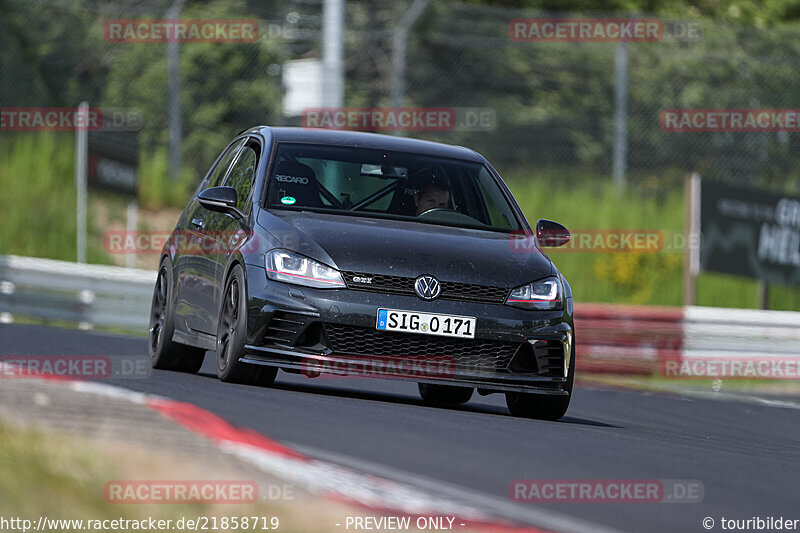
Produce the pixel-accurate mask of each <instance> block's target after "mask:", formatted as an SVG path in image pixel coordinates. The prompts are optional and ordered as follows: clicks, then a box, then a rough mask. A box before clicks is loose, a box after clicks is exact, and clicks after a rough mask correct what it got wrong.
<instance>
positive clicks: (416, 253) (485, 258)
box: [258, 210, 555, 288]
mask: <svg viewBox="0 0 800 533" xmlns="http://www.w3.org/2000/svg"><path fill="white" fill-rule="evenodd" d="M258 223H259V225H260V226H262V227H264V228H265V229H266V230H267V231H269V232H270V233H271V234H272V235H273V236H274V237H275V238H276V239H277V240H278V241H279V242H280V243H281V246H282V247H284V248H286V249H289V250H293V251H296V252H299V253H301V254H303V255H306V256H308V257H311V258H313V259H316V260H318V261H321V262H323V263H326V264H328V265H331V266H334V267H336V268H338V269H339V270H344V271H354V272H363V273H367V274H385V275H392V276H404V277H417V276H419V275H422V274H430V275H433V276H436V277H437V278H439V279H441V280H445V281H457V282H462V283H475V284H479V285H492V286H502V287H509V288H510V287H516V286H518V285H522V284H523V283H528V282H530V281H535V280H537V279H540V278H543V277H546V276H549V275H551V274H552V273H553V272H554V270H555V269H554V268H553V265H552V263H551V262H550V260H549V259H548V258H547V257H546V256H545V255H544V254H542V253H541V252H540V251H539V250H538V249H537V248H536V247H533V246H519V241H518V237H519V236H515V235H510V234H506V233H498V232H492V231H483V230H476V229H466V228H455V227H448V226H439V225H434V224H425V223H420V222H413V221H399V220H386V219H377V218H366V217H352V216H347V215H332V214H326V213H314V212H310V211H284V210H271V211H261V212H260V213H259V217H258ZM515 238H516V239H515ZM526 242H527V243H529V242H530V241H529V240H526Z"/></svg>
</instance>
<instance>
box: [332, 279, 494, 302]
mask: <svg viewBox="0 0 800 533" xmlns="http://www.w3.org/2000/svg"><path fill="white" fill-rule="evenodd" d="M342 275H343V276H344V281H345V283H346V284H347V288H348V289H353V290H357V291H371V292H382V293H386V294H410V295H415V296H416V293H415V292H414V281H415V279H416V278H407V277H404V276H387V275H384V274H367V273H364V272H342ZM357 277H362V278H371V279H372V282H371V283H359V282H357V281H354V279H353V278H357ZM441 284H442V293H441V294H440V295H439V298H443V299H445V300H461V301H466V302H477V303H487V304H502V303H505V301H506V297H507V296H508V292H509V289H507V288H505V287H490V286H487V285H474V284H471V283H458V282H455V281H441Z"/></svg>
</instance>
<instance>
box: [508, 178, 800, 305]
mask: <svg viewBox="0 0 800 533" xmlns="http://www.w3.org/2000/svg"><path fill="white" fill-rule="evenodd" d="M546 174H547V175H546V176H544V177H532V178H531V177H522V176H512V177H511V178H510V179H508V183H509V187H510V188H511V190H512V192H513V193H514V196H515V197H516V199H517V201H518V202H519V203H520V206H521V207H522V210H523V211H524V212H525V215H526V217H527V218H528V219H529V221H530V222H531V223H532V224H534V223H535V221H536V220H537V219H539V218H546V219H550V220H555V221H557V222H561V223H562V224H564V225H565V226H567V227H568V228H570V229H571V230H573V231H576V232H580V231H586V230H594V229H613V230H660V231H661V232H663V235H664V238H665V247H664V249H663V250H662V251H660V252H658V253H595V252H592V253H587V252H583V251H580V252H578V251H559V249H558V248H548V249H547V253H548V255H549V256H550V257H551V258H552V259H553V261H554V262H555V263H556V265H557V266H558V268H559V269H560V270H561V272H563V273H564V275H565V276H566V277H567V279H568V280H569V281H570V284H571V285H572V290H573V294H574V297H575V299H576V300H577V301H584V302H608V303H628V304H646V305H682V304H683V254H682V253H681V252H682V250H675V249H674V247H673V246H670V244H673V243H675V240H674V239H676V238H678V239H679V238H680V235H681V234H682V232H683V217H684V205H683V190H682V189H680V188H677V187H673V188H672V191H671V192H670V191H668V190H667V191H664V190H661V191H658V192H657V194H648V193H647V191H643V190H642V188H639V189H638V190H631V189H633V188H629V189H627V190H625V191H618V190H616V189H615V188H614V187H613V185H612V184H611V183H610V181H609V180H608V179H607V178H600V177H597V176H588V177H586V179H584V181H582V182H578V183H564V182H560V181H559V180H557V179H555V177H554V176H553V175H552V174H551V173H550V172H547V173H546ZM676 235H677V236H676ZM769 298H770V308H771V309H781V310H798V309H800V290H799V289H798V288H791V287H782V286H773V287H771V288H770V291H769ZM697 304H698V305H704V306H716V307H742V308H756V307H758V289H757V282H756V281H755V280H750V279H746V278H738V277H735V276H727V275H723V274H711V273H703V274H701V275H700V276H699V277H698V279H697Z"/></svg>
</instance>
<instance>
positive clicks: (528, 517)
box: [0, 363, 617, 533]
mask: <svg viewBox="0 0 800 533" xmlns="http://www.w3.org/2000/svg"><path fill="white" fill-rule="evenodd" d="M0 365H2V363H0ZM0 370H2V369H0ZM42 378H43V379H47V380H50V381H54V382H57V383H61V384H64V385H66V386H69V387H70V388H71V389H72V390H73V391H75V392H79V393H84V394H95V395H100V396H105V397H110V398H116V399H121V400H126V401H129V402H132V403H135V404H139V405H142V406H144V407H147V408H149V409H152V410H154V411H156V412H158V413H160V414H161V415H162V416H164V417H166V418H167V419H169V420H171V421H172V422H174V423H175V424H177V425H179V426H181V427H184V428H186V429H188V430H190V431H192V432H194V433H195V434H198V435H201V436H203V437H205V438H207V439H208V440H210V441H211V442H213V443H215V444H216V445H217V446H218V448H219V449H220V450H221V451H222V452H224V453H227V454H230V455H232V456H234V457H236V458H238V459H240V460H242V461H245V462H247V463H249V464H251V465H253V466H255V467H256V468H258V469H259V470H261V471H262V472H264V473H266V474H271V475H273V476H276V477H278V478H281V479H283V480H285V481H287V482H290V483H294V484H295V485H296V486H298V487H302V488H304V489H306V490H308V491H309V492H311V493H312V494H316V495H318V496H320V497H322V498H325V499H327V500H329V501H332V502H337V503H342V504H345V505H350V506H353V507H356V508H361V509H367V510H369V511H370V512H374V513H377V514H381V515H387V516H410V517H412V518H416V517H430V516H441V517H453V518H455V520H454V522H453V525H454V527H453V529H454V530H456V529H462V530H464V529H469V530H473V531H487V532H488V531H491V532H497V533H500V532H505V533H542V532H545V531H551V532H561V531H569V532H587V533H588V532H592V533H610V532H612V531H617V530H613V529H609V528H605V527H603V526H600V525H599V524H595V523H592V522H588V521H584V520H581V519H578V518H573V517H570V516H567V515H563V514H561V513H556V512H552V511H549V510H547V509H543V508H538V507H535V506H530V505H520V504H519V503H514V502H511V501H509V500H507V499H504V498H501V497H496V496H491V495H487V494H482V493H477V492H473V491H469V490H465V489H462V488H460V487H457V486H455V485H450V484H447V483H443V482H440V481H437V480H432V479H428V478H423V477H420V476H417V475H413V474H408V473H405V472H399V471H395V470H392V469H389V468H387V467H382V466H379V465H373V464H369V463H366V462H363V461H360V460H357V459H353V458H347V457H338V456H334V455H332V454H329V453H327V452H324V451H317V450H307V452H308V453H304V452H301V451H298V449H297V448H295V447H290V446H287V445H284V444H281V443H279V442H277V441H274V440H272V439H270V438H268V437H266V436H264V435H262V434H261V433H258V432H257V431H254V430H252V429H249V428H241V427H236V426H233V425H232V424H230V423H229V422H227V421H225V420H224V419H222V418H221V417H219V416H217V415H215V414H214V413H212V412H210V411H207V410H205V409H202V408H200V407H198V406H196V405H194V404H191V403H186V402H179V401H175V400H171V399H168V398H165V397H162V396H155V395H151V394H145V393H141V392H137V391H132V390H129V389H125V388H122V387H118V386H116V385H108V384H104V383H97V382H88V381H75V380H71V379H64V378H52V377H45V376H43V377H42ZM320 457H324V458H320ZM525 524H536V527H533V526H530V525H525ZM331 526H332V527H331V529H333V526H334V525H333V524H332V525H331Z"/></svg>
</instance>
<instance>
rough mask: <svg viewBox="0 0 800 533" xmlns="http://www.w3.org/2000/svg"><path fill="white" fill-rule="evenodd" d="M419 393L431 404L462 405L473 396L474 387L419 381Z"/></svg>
mask: <svg viewBox="0 0 800 533" xmlns="http://www.w3.org/2000/svg"><path fill="white" fill-rule="evenodd" d="M417 385H418V386H419V395H420V396H422V399H423V400H425V401H426V402H428V403H431V404H437V405H460V404H462V403H467V402H468V401H469V399H470V398H472V391H473V389H472V387H457V386H455V385H432V384H430V383H418V384H417Z"/></svg>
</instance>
